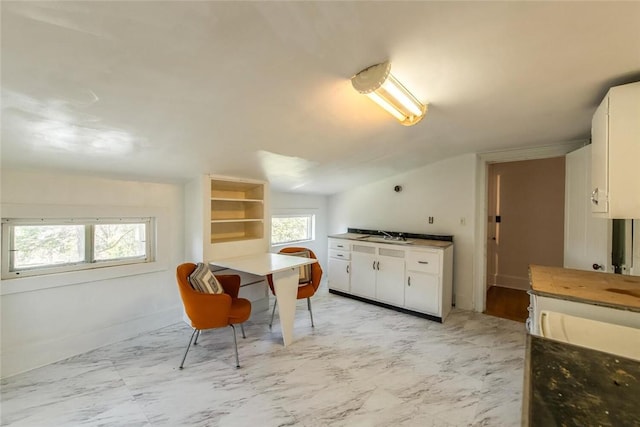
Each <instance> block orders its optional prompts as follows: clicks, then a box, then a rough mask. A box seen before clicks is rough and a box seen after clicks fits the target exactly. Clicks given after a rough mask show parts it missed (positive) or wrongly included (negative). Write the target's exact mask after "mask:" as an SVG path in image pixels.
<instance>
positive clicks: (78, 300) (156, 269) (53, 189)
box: [0, 170, 184, 377]
mask: <svg viewBox="0 0 640 427" xmlns="http://www.w3.org/2000/svg"><path fill="white" fill-rule="evenodd" d="M1 187H2V193H1V200H0V201H1V209H2V217H3V218H17V217H21V218H34V217H37V218H56V217H70V216H76V217H93V216H96V217H108V216H152V217H155V218H156V227H157V239H156V245H157V258H156V261H155V262H152V263H147V264H144V265H130V266H121V267H111V268H100V269H95V270H85V271H81V272H70V273H64V274H52V275H46V276H38V277H23V278H19V279H11V280H4V281H2V283H1V285H0V289H1V294H2V301H1V304H0V307H1V313H0V316H1V320H2V341H1V343H2V348H1V350H2V352H1V354H0V357H1V358H2V371H1V375H2V377H6V376H9V375H13V374H15V373H19V372H22V371H26V370H29V369H33V368H35V367H38V366H42V365H46V364H48V363H52V362H55V361H57V360H61V359H64V358H67V357H70V356H73V355H76V354H79V353H82V352H85V351H88V350H91V349H93V348H97V347H100V346H103V345H106V344H109V343H113V342H116V341H120V340H122V339H126V338H129V337H132V336H135V335H138V334H140V333H143V332H147V331H150V330H154V329H157V328H160V327H163V326H166V325H169V324H172V323H175V322H178V321H180V319H181V315H182V305H181V303H180V297H179V294H178V291H177V287H176V283H175V266H176V265H177V264H179V263H180V262H182V259H183V253H184V250H183V249H184V230H183V228H184V226H183V224H184V215H183V210H182V207H183V193H184V191H183V187H182V186H179V185H170V184H157V183H145V182H133V181H116V180H107V179H101V178H95V177H90V176H79V175H62V174H52V173H38V172H25V171H12V170H3V171H2V182H1Z"/></svg>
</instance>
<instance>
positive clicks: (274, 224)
mask: <svg viewBox="0 0 640 427" xmlns="http://www.w3.org/2000/svg"><path fill="white" fill-rule="evenodd" d="M311 221H312V216H293V217H273V218H271V244H273V245H277V244H280V243H287V242H296V241H300V240H310V239H311V238H312V236H311Z"/></svg>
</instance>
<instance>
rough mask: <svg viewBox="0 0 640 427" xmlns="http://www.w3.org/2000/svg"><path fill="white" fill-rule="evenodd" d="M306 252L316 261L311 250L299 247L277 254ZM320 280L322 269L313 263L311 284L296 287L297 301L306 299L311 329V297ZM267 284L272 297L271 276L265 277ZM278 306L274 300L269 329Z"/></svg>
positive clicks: (273, 291)
mask: <svg viewBox="0 0 640 427" xmlns="http://www.w3.org/2000/svg"><path fill="white" fill-rule="evenodd" d="M302 251H307V252H309V256H310V257H311V258H313V259H318V257H316V254H315V253H313V251H312V250H311V249H307V248H300V247H288V248H282V249H281V250H280V252H279V253H281V254H283V255H286V254H291V253H296V252H302ZM320 279H322V267H320V263H318V262H315V263H313V264H311V282H310V283H308V284H304V285H300V286H298V296H297V297H298V299H305V298H306V299H307V308H308V309H309V316H311V327H312V328H313V327H315V325H314V324H313V311H312V310H311V297H312V296H314V295H315V293H316V291H317V290H318V288H319V287H320ZM267 283H269V289H271V293H272V294H273V295H275V294H276V291H275V289H274V288H273V278H272V277H271V275H268V276H267ZM277 304H278V300H276V301H275V302H274V304H273V311H272V312H271V321H270V322H269V328H271V326H272V325H273V316H274V315H275V313H276V305H277Z"/></svg>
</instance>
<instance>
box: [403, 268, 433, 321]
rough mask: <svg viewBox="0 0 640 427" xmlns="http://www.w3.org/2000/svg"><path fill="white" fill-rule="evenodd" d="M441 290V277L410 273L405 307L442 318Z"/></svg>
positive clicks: (405, 295) (406, 288)
mask: <svg viewBox="0 0 640 427" xmlns="http://www.w3.org/2000/svg"><path fill="white" fill-rule="evenodd" d="M440 289H441V286H440V277H439V276H436V275H433V274H427V273H418V272H415V271H408V272H407V281H406V286H405V288H404V291H405V293H404V306H405V307H406V308H408V309H409V310H415V311H419V312H422V313H427V314H431V315H433V316H440V305H441V304H440V299H441V297H440V292H441V290H440Z"/></svg>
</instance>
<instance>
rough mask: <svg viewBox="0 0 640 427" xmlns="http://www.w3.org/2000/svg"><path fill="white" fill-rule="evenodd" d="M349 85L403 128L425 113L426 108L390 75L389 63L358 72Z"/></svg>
mask: <svg viewBox="0 0 640 427" xmlns="http://www.w3.org/2000/svg"><path fill="white" fill-rule="evenodd" d="M351 84H352V85H353V87H354V89H355V90H357V91H358V92H360V93H362V94H364V95H367V96H368V97H369V98H371V99H372V100H373V101H375V102H376V104H378V105H379V106H381V107H382V108H384V109H385V111H387V112H388V113H389V114H391V115H392V116H393V117H395V118H396V119H398V121H399V122H400V123H401V124H403V125H405V126H411V125H415V124H416V123H418V122H419V121H420V120H422V118H423V117H424V115H425V113H426V112H427V106H426V105H425V104H422V103H421V102H420V101H418V100H417V99H416V97H415V96H413V95H412V94H411V92H409V91H408V90H407V89H406V88H405V87H404V86H403V85H402V83H400V82H399V81H398V80H397V79H396V78H395V77H394V76H393V75H392V74H391V63H390V62H389V61H385V62H383V63H382V64H377V65H372V66H371V67H369V68H366V69H364V70H362V71H360V72H359V73H358V74H356V75H355V76H353V77H352V78H351Z"/></svg>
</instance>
